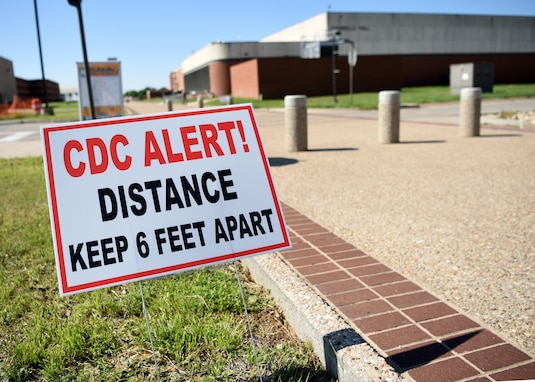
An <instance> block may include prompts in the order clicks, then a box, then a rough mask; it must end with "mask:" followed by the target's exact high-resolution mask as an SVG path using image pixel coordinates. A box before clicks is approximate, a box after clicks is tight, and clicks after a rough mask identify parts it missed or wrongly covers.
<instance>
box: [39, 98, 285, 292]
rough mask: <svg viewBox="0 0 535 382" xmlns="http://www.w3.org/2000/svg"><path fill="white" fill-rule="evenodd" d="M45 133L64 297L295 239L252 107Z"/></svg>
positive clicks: (84, 124) (99, 123) (247, 253)
mask: <svg viewBox="0 0 535 382" xmlns="http://www.w3.org/2000/svg"><path fill="white" fill-rule="evenodd" d="M41 137H42V145H43V154H44V166H45V175H46V183H47V191H48V200H49V208H50V220H51V225H52V231H53V239H54V251H55V256H56V268H57V273H58V279H59V288H60V294H61V295H68V294H73V293H78V292H83V291H88V290H93V289H97V288H103V287H107V286H112V285H117V284H121V283H125V282H131V281H137V280H143V279H147V278H152V277H156V276H162V275H168V274H172V273H175V272H177V271H183V270H187V269H193V268H197V267H201V266H204V265H208V264H215V263H220V262H225V261H230V260H235V259H239V258H242V257H246V256H252V255H256V254H260V253H265V252H271V251H275V250H282V249H287V248H289V247H290V246H291V244H290V240H289V236H288V232H287V230H286V225H285V222H284V217H283V215H282V211H281V207H280V204H279V201H278V199H277V195H276V193H275V187H274V184H273V180H272V178H271V174H270V170H269V163H268V159H267V158H266V155H265V153H264V150H263V148H262V143H261V140H260V135H259V132H258V128H257V124H256V121H255V118H254V113H253V109H252V106H251V105H235V106H228V107H220V108H211V109H199V110H192V111H185V112H171V113H164V114H152V115H146V116H134V117H123V118H113V119H102V120H94V121H88V122H78V123H72V124H58V125H50V126H43V127H41Z"/></svg>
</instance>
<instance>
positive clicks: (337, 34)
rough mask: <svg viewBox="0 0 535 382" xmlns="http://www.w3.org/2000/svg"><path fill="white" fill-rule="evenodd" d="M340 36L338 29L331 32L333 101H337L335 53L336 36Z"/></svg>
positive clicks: (336, 47)
mask: <svg viewBox="0 0 535 382" xmlns="http://www.w3.org/2000/svg"><path fill="white" fill-rule="evenodd" d="M339 36H340V31H339V30H334V31H332V32H331V50H332V52H331V53H332V68H331V70H332V81H333V101H334V103H338V99H337V98H336V73H337V71H336V55H337V49H338V37H339Z"/></svg>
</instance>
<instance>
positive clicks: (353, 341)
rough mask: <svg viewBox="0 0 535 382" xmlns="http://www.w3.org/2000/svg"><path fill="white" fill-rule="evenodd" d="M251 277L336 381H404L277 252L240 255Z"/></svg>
mask: <svg viewBox="0 0 535 382" xmlns="http://www.w3.org/2000/svg"><path fill="white" fill-rule="evenodd" d="M241 261H242V263H243V264H244V265H245V266H246V267H247V268H248V269H249V272H250V273H251V276H252V277H253V279H254V281H255V282H256V283H257V284H259V285H262V286H263V287H265V288H268V289H269V290H270V291H271V295H272V297H273V299H274V300H275V302H276V303H277V304H278V305H279V306H280V307H281V309H282V310H283V312H284V315H285V318H286V319H287V320H288V323H289V324H290V326H291V327H292V329H294V331H295V332H296V333H297V335H298V337H299V338H300V339H301V340H302V341H305V342H310V343H311V344H312V347H313V349H314V352H315V353H316V355H317V356H318V358H319V359H320V361H321V363H322V364H323V366H324V367H325V368H326V369H327V371H328V372H329V374H330V375H331V376H333V377H334V378H336V379H337V380H338V381H339V382H355V381H362V382H373V381H378V380H387V381H403V380H404V379H403V378H402V376H400V375H399V374H398V373H396V372H395V371H394V369H393V368H392V367H391V366H390V365H388V364H387V363H386V361H385V359H384V358H383V357H381V356H380V355H379V354H378V353H377V352H376V351H375V350H374V349H373V348H372V347H371V346H370V345H368V343H366V342H365V341H364V340H363V339H362V337H360V336H359V335H358V334H357V332H356V331H355V330H354V329H353V328H352V327H351V326H350V325H349V324H348V323H347V322H345V321H344V320H343V319H342V318H341V317H340V316H339V314H338V313H337V312H336V311H335V310H334V309H333V308H331V307H330V306H329V305H328V304H327V303H326V302H325V301H324V300H323V299H322V298H321V297H320V296H319V295H318V294H317V292H315V291H314V290H313V289H312V288H311V287H310V286H309V285H308V284H307V283H306V282H305V281H304V280H303V279H302V278H301V277H300V276H299V275H297V274H296V273H295V272H294V271H293V270H292V269H291V268H290V267H289V266H288V265H287V264H286V263H285V262H284V261H283V260H282V258H281V257H280V255H279V254H277V253H271V254H266V255H262V256H256V257H254V258H247V259H242V260H241Z"/></svg>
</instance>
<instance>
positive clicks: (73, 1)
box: [67, 0, 95, 119]
mask: <svg viewBox="0 0 535 382" xmlns="http://www.w3.org/2000/svg"><path fill="white" fill-rule="evenodd" d="M67 2H68V3H69V4H70V5H72V6H73V7H76V9H77V10H78V22H79V24H80V36H81V37H82V51H83V54H84V69H85V78H86V80H87V92H88V95H89V109H90V111H91V119H95V105H94V103H93V90H92V89H91V74H90V71H89V63H88V62H87V51H86V49H85V34H84V22H83V20H82V0H67Z"/></svg>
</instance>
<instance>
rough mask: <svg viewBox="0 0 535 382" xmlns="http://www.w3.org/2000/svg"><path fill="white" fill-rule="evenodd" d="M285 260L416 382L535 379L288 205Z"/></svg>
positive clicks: (484, 337) (529, 363)
mask: <svg viewBox="0 0 535 382" xmlns="http://www.w3.org/2000/svg"><path fill="white" fill-rule="evenodd" d="M283 209H284V214H285V218H286V223H287V225H288V227H289V229H290V232H291V234H292V235H291V240H292V244H293V249H291V250H289V251H285V252H282V253H281V256H282V257H283V258H284V259H285V260H286V261H287V262H288V263H290V264H291V265H292V266H293V267H294V268H295V270H296V272H298V273H299V274H300V275H301V276H302V277H303V278H305V279H306V280H307V282H308V283H309V284H310V285H312V286H313V287H314V288H316V290H317V291H318V292H319V293H320V294H321V295H322V296H323V297H324V299H325V300H326V301H327V302H328V303H329V304H330V305H331V306H333V307H335V308H336V310H337V311H338V312H339V313H340V314H341V315H342V316H344V317H345V318H346V319H347V320H348V322H350V323H352V324H353V325H354V327H355V330H356V331H357V332H358V333H359V334H360V335H361V336H362V337H363V338H364V339H366V340H367V341H368V342H369V343H370V344H371V345H372V346H373V347H374V348H375V349H376V350H377V351H378V352H379V353H380V354H381V355H383V356H384V357H385V358H386V360H387V362H388V363H390V364H391V365H392V366H393V367H394V368H395V370H396V371H397V372H399V373H405V372H406V375H408V377H410V378H412V379H414V380H415V381H461V380H470V381H507V380H521V379H535V360H534V359H533V358H532V357H530V355H528V354H527V353H525V352H523V351H522V350H520V349H518V348H517V347H515V346H514V345H512V344H510V343H508V342H507V341H506V340H504V339H503V338H502V337H500V336H499V335H498V334H496V333H495V332H493V331H491V330H489V329H488V328H486V327H483V326H481V325H480V324H478V323H477V322H475V321H473V320H472V319H470V318H469V317H467V316H466V315H464V314H462V313H461V312H459V311H457V310H456V309H454V308H452V307H451V306H449V305H448V304H447V303H445V302H443V301H441V300H440V299H439V298H437V297H436V296H434V295H433V294H431V293H429V292H427V291H426V290H425V289H423V288H422V287H420V286H419V285H417V284H415V283H414V282H412V281H410V280H408V279H407V278H405V277H404V276H402V275H401V274H399V273H397V272H395V271H394V270H392V269H391V268H390V267H388V266H385V265H384V264H382V263H381V262H379V261H378V260H377V259H375V258H373V257H371V256H369V255H367V254H366V253H364V252H363V251H361V250H359V249H358V248H356V247H355V246H353V245H351V244H349V243H347V242H346V241H345V240H342V239H341V238H340V237H338V236H336V235H334V234H333V233H331V232H329V231H328V230H326V229H325V228H323V227H321V226H320V225H318V224H317V223H315V222H314V221H313V220H311V219H309V218H308V217H306V216H305V215H303V214H301V213H299V212H298V211H296V210H295V209H293V208H291V207H290V206H288V205H284V206H283Z"/></svg>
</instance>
